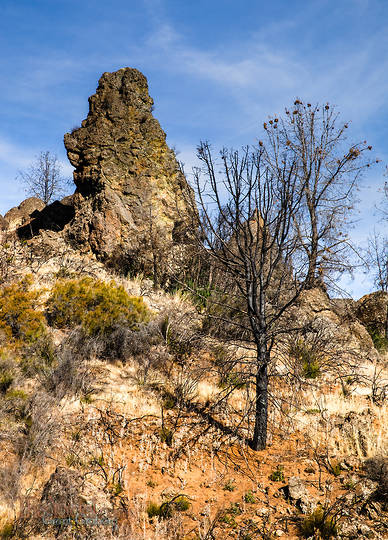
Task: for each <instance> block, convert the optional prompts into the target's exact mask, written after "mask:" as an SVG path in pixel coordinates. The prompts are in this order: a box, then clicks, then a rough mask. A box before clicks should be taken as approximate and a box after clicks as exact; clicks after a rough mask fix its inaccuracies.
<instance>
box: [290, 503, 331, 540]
mask: <svg viewBox="0 0 388 540" xmlns="http://www.w3.org/2000/svg"><path fill="white" fill-rule="evenodd" d="M299 530H300V533H301V535H302V536H303V537H304V538H310V537H311V538H321V539H322V540H329V539H330V538H333V537H336V536H337V534H338V529H337V524H336V521H335V518H334V517H332V516H329V515H327V513H325V512H324V510H323V508H322V507H320V506H319V507H318V508H317V509H316V510H314V512H312V513H311V514H309V515H307V516H306V517H305V518H304V520H303V521H302V522H301V523H300V525H299Z"/></svg>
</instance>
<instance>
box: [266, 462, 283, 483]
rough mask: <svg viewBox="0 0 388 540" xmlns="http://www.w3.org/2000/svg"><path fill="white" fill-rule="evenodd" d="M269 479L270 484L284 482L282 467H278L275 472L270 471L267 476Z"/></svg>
mask: <svg viewBox="0 0 388 540" xmlns="http://www.w3.org/2000/svg"><path fill="white" fill-rule="evenodd" d="M269 479H270V480H272V482H284V472H283V466H282V465H278V466H277V467H276V470H275V471H272V472H271V474H270V475H269Z"/></svg>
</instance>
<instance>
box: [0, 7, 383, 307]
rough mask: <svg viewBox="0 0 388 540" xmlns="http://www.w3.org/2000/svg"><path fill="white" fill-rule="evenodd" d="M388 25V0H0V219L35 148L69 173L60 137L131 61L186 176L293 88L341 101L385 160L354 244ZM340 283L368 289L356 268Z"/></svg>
mask: <svg viewBox="0 0 388 540" xmlns="http://www.w3.org/2000/svg"><path fill="white" fill-rule="evenodd" d="M387 20H388V2H387V1H386V0H318V1H316V0H303V1H302V0H288V1H283V0H272V2H268V1H264V0H246V1H244V0H242V1H240V2H236V1H235V0H234V1H231V0H212V1H211V0H210V1H209V0H207V1H204V0H196V1H195V2H194V1H190V0H136V1H134V0H132V1H131V0H110V1H109V2H106V1H102V0H1V2H0V50H1V55H0V70H1V74H2V77H1V82H0V103H1V107H0V190H1V191H0V193H1V197H0V213H2V214H4V213H5V212H6V211H7V210H8V209H9V208H10V207H12V206H14V205H17V204H19V203H20V201H21V200H22V199H23V198H25V194H24V192H23V188H22V186H20V185H19V184H18V182H16V181H15V177H16V176H17V173H18V171H19V170H20V169H23V168H25V167H26V166H28V164H29V163H31V161H32V160H33V159H34V156H36V155H37V154H38V153H39V152H40V151H41V150H50V151H52V152H54V153H56V154H57V155H58V157H59V159H60V160H61V161H62V162H63V170H64V171H65V172H66V174H68V175H71V167H70V165H69V164H68V162H67V158H66V153H65V151H64V148H63V142H62V141H63V135H64V133H65V132H66V131H69V130H71V129H72V127H73V126H75V125H79V124H80V122H81V121H82V119H84V118H85V116H86V114H87V109H88V104H87V98H88V96H89V95H91V94H92V93H94V91H95V88H96V86H97V81H98V78H99V77H100V75H101V74H102V73H103V72H105V71H114V70H116V69H119V68H121V67H124V66H130V67H136V68H138V69H140V70H141V71H142V72H143V73H144V74H145V75H146V76H147V78H148V81H149V87H150V94H151V95H152V97H153V98H154V100H155V112H154V114H155V116H156V117H157V118H158V120H159V121H160V123H161V125H162V127H163V129H164V130H165V131H166V132H167V137H168V142H169V144H170V145H172V146H175V147H176V149H177V150H178V151H180V154H179V158H180V159H181V160H183V161H184V162H185V163H186V170H187V171H190V169H191V166H192V165H193V164H194V163H195V147H196V145H197V144H198V142H199V140H200V139H209V140H210V141H211V142H212V143H213V144H214V145H215V146H222V145H226V146H240V145H242V144H247V143H254V142H255V141H256V140H257V138H258V137H259V136H260V132H261V126H262V123H263V120H265V119H266V117H267V116H268V115H269V114H274V113H281V112H282V111H283V110H284V107H285V106H287V105H289V104H290V103H291V102H292V101H293V99H294V98H295V97H296V96H298V97H300V98H302V99H306V100H309V101H312V102H320V101H324V102H326V101H329V102H330V103H332V104H335V105H337V107H338V109H339V111H340V112H341V117H342V118H343V119H344V120H349V121H351V129H350V130H349V132H350V133H349V135H350V138H351V139H354V140H363V139H367V140H368V142H369V143H370V144H372V145H373V147H374V150H375V152H376V155H378V157H379V158H380V159H382V164H381V165H379V166H376V167H375V168H374V169H373V170H372V171H371V172H370V174H368V176H366V177H365V178H364V180H363V187H362V189H361V191H360V199H361V204H360V207H359V211H360V213H359V222H358V224H357V226H356V228H355V229H354V231H353V233H352V236H353V238H354V240H355V241H357V242H363V241H364V240H365V237H366V236H367V234H368V232H369V231H370V230H371V229H372V228H373V226H374V223H376V222H377V221H378V216H376V215H375V212H374V207H375V204H376V202H377V201H379V199H380V198H381V194H380V193H379V191H378V190H379V188H381V186H382V185H383V183H384V177H383V173H384V166H385V164H386V163H387V161H388V148H387V144H386V141H387V140H388V54H387V53H388V32H387V29H386V21H387ZM380 227H381V225H380ZM343 284H344V286H345V287H346V288H347V290H348V291H349V293H350V294H352V295H353V296H355V297H359V296H361V295H362V294H364V293H365V292H367V291H369V290H370V289H371V284H370V282H369V281H368V279H366V280H365V278H364V277H363V275H362V274H360V273H358V274H357V275H356V279H355V280H354V281H353V282H348V280H345V281H343Z"/></svg>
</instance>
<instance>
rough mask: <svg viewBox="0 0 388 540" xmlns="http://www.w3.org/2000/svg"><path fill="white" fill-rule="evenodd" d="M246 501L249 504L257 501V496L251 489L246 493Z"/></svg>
mask: <svg viewBox="0 0 388 540" xmlns="http://www.w3.org/2000/svg"><path fill="white" fill-rule="evenodd" d="M244 502H246V503H248V504H254V503H255V502H256V498H255V496H254V495H253V493H252V491H251V490H249V491H247V492H246V493H245V495H244Z"/></svg>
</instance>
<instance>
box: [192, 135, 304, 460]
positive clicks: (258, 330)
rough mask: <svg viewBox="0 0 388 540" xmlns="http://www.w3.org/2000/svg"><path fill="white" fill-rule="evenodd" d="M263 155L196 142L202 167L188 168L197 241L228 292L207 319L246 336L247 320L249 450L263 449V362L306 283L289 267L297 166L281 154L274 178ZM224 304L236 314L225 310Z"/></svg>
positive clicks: (298, 196) (294, 241)
mask: <svg viewBox="0 0 388 540" xmlns="http://www.w3.org/2000/svg"><path fill="white" fill-rule="evenodd" d="M263 157H264V151H263V149H262V148H261V147H258V148H257V149H255V148H252V149H250V148H249V147H246V148H244V149H243V150H242V151H241V152H237V151H233V150H226V149H224V150H222V151H221V152H220V160H217V158H215V157H214V156H213V154H212V151H211V148H210V145H209V144H208V143H201V145H200V146H199V148H198V158H199V159H200V161H201V163H202V168H197V169H195V170H194V179H195V191H196V196H197V204H198V205H199V208H200V210H201V213H202V220H201V224H200V231H199V235H198V240H199V242H200V244H201V245H202V246H203V250H204V251H205V254H206V256H207V257H209V258H210V260H211V263H210V264H211V265H212V266H213V268H214V271H215V272H216V273H218V274H219V275H220V276H221V281H222V283H223V285H224V290H223V292H226V293H227V295H226V296H225V295H220V296H219V301H218V302H217V300H215V301H214V302H215V303H216V304H217V303H218V304H219V305H220V308H221V309H220V311H219V313H218V314H213V316H214V317H216V318H219V319H221V320H222V319H224V318H225V317H227V318H228V322H229V323H231V324H232V325H234V326H235V327H236V328H237V329H240V331H241V332H240V334H241V336H242V339H243V340H244V341H245V340H246V339H247V336H246V330H247V325H248V326H249V330H250V335H251V339H250V340H251V342H252V343H253V345H254V348H255V351H256V361H255V365H254V367H253V371H252V373H251V378H252V381H253V384H254V386H255V403H254V409H255V425H254V432H253V436H252V440H251V446H252V448H253V449H255V450H259V449H263V448H265V446H266V440H267V419H268V365H269V362H270V352H271V349H272V347H273V345H274V339H275V335H276V333H277V332H278V330H277V322H278V321H279V319H280V318H281V317H282V315H283V314H284V313H285V312H286V310H287V309H288V308H289V307H290V306H291V305H292V304H293V303H294V302H295V300H296V298H297V297H298V296H299V294H300V292H301V291H302V290H303V288H304V282H303V280H300V279H298V276H299V271H298V270H299V269H297V268H294V264H293V263H294V261H293V258H294V256H295V254H296V252H297V249H298V246H299V244H300V239H299V237H298V235H296V234H295V233H294V219H295V216H296V215H297V214H298V212H299V211H300V205H301V204H302V201H303V190H301V189H300V184H299V178H298V176H297V175H296V174H294V171H295V165H296V164H295V163H294V161H292V159H291V160H288V158H286V159H285V161H284V164H283V169H282V173H281V172H280V171H278V174H276V175H275V174H273V172H272V171H271V170H270V169H269V168H268V167H267V166H266V165H265V163H264V161H263ZM219 168H221V171H220V172H218V170H219ZM228 305H229V306H230V307H232V308H233V312H234V313H235V314H236V312H237V313H239V315H240V316H241V317H238V316H236V317H231V318H230V317H229V316H227V315H224V311H223V310H224V309H225V308H228Z"/></svg>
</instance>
